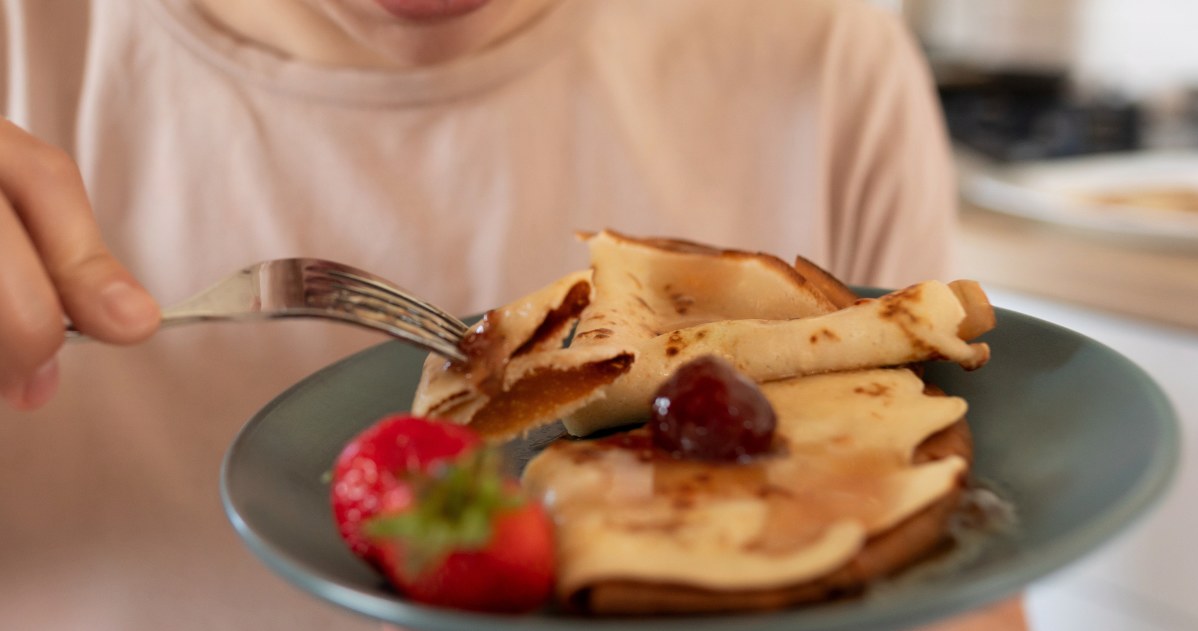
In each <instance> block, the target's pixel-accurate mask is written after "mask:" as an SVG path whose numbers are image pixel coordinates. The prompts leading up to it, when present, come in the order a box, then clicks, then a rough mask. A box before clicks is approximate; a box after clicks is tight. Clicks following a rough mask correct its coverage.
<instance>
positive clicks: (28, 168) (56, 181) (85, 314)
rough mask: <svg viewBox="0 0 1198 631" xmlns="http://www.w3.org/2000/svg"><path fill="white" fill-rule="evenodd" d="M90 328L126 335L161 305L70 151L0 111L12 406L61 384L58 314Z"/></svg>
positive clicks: (0, 280)
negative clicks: (108, 237)
mask: <svg viewBox="0 0 1198 631" xmlns="http://www.w3.org/2000/svg"><path fill="white" fill-rule="evenodd" d="M64 315H65V316H67V317H69V318H70V319H71V320H72V321H73V322H74V324H75V326H77V327H78V328H79V330H81V331H83V332H84V333H87V334H88V335H89V336H91V337H94V338H96V339H98V340H102V341H106V342H113V343H122V344H128V343H133V342H137V341H140V340H142V339H144V338H146V337H148V336H149V335H151V334H152V333H153V332H154V330H155V329H156V328H157V326H158V320H159V310H158V305H157V304H156V303H155V302H154V299H153V298H151V297H150V295H149V294H148V293H146V291H145V289H143V288H142V287H141V285H140V284H138V282H137V281H136V280H134V278H133V276H132V275H131V274H130V273H129V272H128V271H127V270H126V269H125V268H124V267H122V266H121V264H120V263H118V262H117V260H116V259H115V258H113V256H112V254H110V253H109V251H108V248H107V247H105V245H104V242H103V240H102V238H101V236H100V230H99V227H98V226H97V225H96V222H95V219H94V218H93V217H92V210H91V205H90V204H89V203H88V200H87V193H86V192H85V191H84V187H83V179H82V177H81V176H80V174H79V169H78V168H77V167H76V165H75V163H74V161H73V160H72V159H71V158H70V156H68V155H67V154H66V153H65V152H64V151H62V150H60V149H57V148H55V147H53V146H51V145H49V144H47V143H44V142H42V141H40V140H38V139H36V138H34V137H33V136H31V135H29V134H28V133H26V132H25V131H24V130H22V129H20V128H19V127H17V126H16V125H14V124H12V123H10V122H8V121H5V120H3V119H0V396H2V397H3V398H4V399H5V400H6V401H8V403H9V404H11V405H12V406H14V407H16V408H18V409H32V408H36V407H39V406H41V405H42V404H43V403H45V402H46V401H48V400H49V399H50V398H51V397H52V396H53V395H54V392H55V390H56V389H57V387H58V365H57V362H56V361H55V355H56V353H57V351H58V349H59V347H60V346H61V345H62V342H63V316H64Z"/></svg>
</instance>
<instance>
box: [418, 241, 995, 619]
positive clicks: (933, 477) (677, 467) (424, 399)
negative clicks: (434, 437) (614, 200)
mask: <svg viewBox="0 0 1198 631" xmlns="http://www.w3.org/2000/svg"><path fill="white" fill-rule="evenodd" d="M582 238H583V240H584V241H585V242H586V244H587V247H588V248H589V250H590V257H591V268H590V269H589V270H586V271H580V272H577V273H575V274H571V275H569V276H566V277H564V278H562V279H561V280H559V281H557V282H555V283H553V284H551V285H549V286H547V287H545V288H543V289H542V290H540V291H537V292H534V293H533V294H530V295H528V296H525V297H522V298H520V299H518V300H516V301H514V302H513V303H511V304H509V305H506V306H504V307H502V308H499V309H496V310H493V311H491V312H488V313H487V314H486V316H485V317H484V318H483V320H482V322H480V324H479V325H478V326H477V327H476V328H475V329H474V330H473V331H472V332H471V333H470V334H469V335H468V336H467V338H466V339H465V340H464V341H463V343H462V348H463V349H464V350H465V351H466V353H467V355H468V356H469V361H468V362H466V363H464V364H461V365H459V364H454V363H452V362H449V361H447V360H444V359H441V358H439V357H436V356H431V357H430V358H429V359H428V360H427V361H426V363H425V367H424V373H423V375H422V378H421V382H420V384H419V386H418V388H417V393H416V398H415V402H414V406H413V409H414V411H415V412H416V413H418V414H423V415H426V416H435V417H439V418H444V419H447V420H450V421H453V422H458V423H463V424H468V425H470V426H471V427H473V428H475V429H476V430H477V431H479V432H480V433H481V434H482V435H483V436H484V437H486V438H488V439H490V440H502V439H505V438H508V437H511V436H515V435H518V434H521V433H525V432H528V431H530V430H532V429H534V428H536V427H538V426H540V425H543V424H547V423H550V422H554V421H556V420H558V419H561V420H562V422H563V424H564V425H565V427H566V429H567V430H568V432H569V433H570V434H573V435H574V436H579V437H585V436H591V435H594V434H597V433H603V437H602V438H596V439H589V440H580V439H563V440H559V441H556V442H554V443H553V444H551V445H550V446H549V447H548V448H546V449H545V450H544V451H543V452H541V453H540V454H538V455H537V456H536V457H535V458H533V459H532V460H531V461H530V462H529V464H528V466H527V467H526V469H525V473H524V478H523V483H524V485H525V487H526V488H527V489H528V491H529V492H530V493H531V494H533V495H534V496H536V497H539V498H541V500H542V501H543V502H544V503H545V504H546V506H547V508H548V510H549V511H550V512H551V514H552V515H553V516H554V519H555V523H556V527H555V539H556V541H557V546H558V589H559V596H560V598H561V600H562V601H563V602H565V603H568V604H569V605H570V606H572V607H575V608H577V609H579V610H581V611H585V612H590V613H597V614H649V613H682V612H700V611H732V610H746V609H768V608H777V607H785V606H790V605H793V604H797V603H803V602H812V601H821V600H827V599H830V598H835V597H838V596H842V595H845V594H851V593H856V592H860V591H861V590H863V589H865V588H866V586H867V585H868V584H869V583H870V582H871V581H874V580H876V579H878V578H879V577H882V576H887V575H890V574H892V573H894V572H896V571H899V570H901V569H902V568H905V567H907V566H909V565H910V564H912V563H914V562H915V561H917V560H918V559H920V558H922V557H924V556H925V555H926V554H928V553H929V552H930V551H932V550H933V549H935V548H936V546H937V545H939V544H940V543H941V542H942V541H943V540H944V539H945V537H946V533H947V525H946V522H947V520H948V519H949V517H950V516H951V515H952V514H953V512H954V510H955V509H956V507H957V505H958V501H959V499H960V496H961V494H962V489H963V486H964V482H965V480H966V479H967V477H968V475H969V468H970V465H971V459H972V449H971V445H970V441H969V430H968V426H967V425H966V423H965V421H964V417H965V412H966V409H967V403H966V402H965V401H964V400H963V399H960V398H959V397H954V396H949V395H951V393H949V395H943V394H942V393H932V392H928V391H927V386H926V385H925V384H924V382H923V381H922V379H921V378H920V377H919V376H918V375H917V374H916V372H915V371H914V370H913V369H912V367H918V365H919V364H920V363H922V362H926V361H951V362H955V363H957V364H959V365H960V366H961V367H962V368H963V369H966V370H974V369H977V368H979V367H981V366H982V365H984V364H985V363H986V361H987V360H988V359H989V356H990V348H989V347H988V346H987V345H986V344H985V343H983V342H977V341H975V338H977V336H979V335H981V334H983V333H985V332H986V331H988V330H990V329H991V328H993V327H994V325H995V319H994V311H993V309H992V308H991V306H990V304H989V302H988V300H987V298H986V295H985V292H983V291H982V289H981V288H980V286H978V284H977V283H975V282H972V281H954V282H952V283H942V282H938V281H928V282H924V283H919V284H916V285H912V286H910V287H906V288H903V289H900V290H897V291H894V292H891V293H889V294H886V295H884V296H882V297H879V298H874V299H859V298H858V297H857V296H855V295H854V294H853V292H852V291H851V290H849V289H848V288H847V287H846V286H845V285H844V284H842V283H841V282H840V281H838V280H837V279H836V278H835V277H833V276H832V275H830V274H828V273H827V272H825V271H824V270H822V269H820V268H819V267H818V266H816V265H814V264H812V263H811V262H809V261H807V260H805V259H803V258H801V257H799V258H797V259H796V263H795V264H793V265H792V264H790V263H786V262H785V261H783V260H781V259H778V258H776V257H773V256H770V255H767V254H761V253H750V252H741V251H735V250H722V249H717V248H712V247H708V246H704V245H700V244H695V243H690V242H686V241H678V240H673V239H637V238H632V237H628V236H626V235H622V234H619V233H616V232H612V231H603V232H600V233H595V234H585V235H582ZM705 355H715V356H718V357H721V358H723V359H725V360H727V361H728V362H729V363H731V364H732V365H733V366H734V367H735V368H736V369H737V370H738V371H739V372H740V373H742V374H743V375H744V376H746V377H748V378H749V379H750V380H752V381H753V382H756V384H757V385H758V387H760V389H761V390H762V392H763V393H764V395H765V396H766V398H767V399H768V400H769V402H770V404H771V406H772V407H773V408H774V411H775V412H776V414H777V418H778V427H777V432H776V435H775V443H774V449H773V450H772V451H771V452H770V453H768V454H765V455H762V456H759V457H757V458H756V459H753V460H752V461H750V462H744V463H733V464H725V463H713V462H709V461H695V460H679V459H675V458H673V457H671V456H669V455H668V454H665V453H664V452H662V451H660V450H657V449H656V448H654V447H653V446H652V442H651V440H650V437H649V435H648V430H647V429H645V428H643V427H642V428H639V429H634V430H630V431H624V432H617V433H615V434H611V433H610V432H611V431H612V430H614V429H616V428H620V427H625V426H629V425H630V424H635V423H640V422H642V421H644V420H645V419H646V418H648V416H649V412H650V404H651V402H652V399H653V396H654V393H655V391H656V390H657V388H658V387H659V386H660V385H661V384H662V383H663V382H664V381H665V380H666V379H667V378H669V377H670V375H671V374H673V373H674V371H675V370H677V368H678V367H679V366H681V365H683V364H684V363H685V362H687V361H689V360H691V359H694V358H697V357H700V356H705Z"/></svg>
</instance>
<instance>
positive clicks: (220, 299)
mask: <svg viewBox="0 0 1198 631" xmlns="http://www.w3.org/2000/svg"><path fill="white" fill-rule="evenodd" d="M276 318H326V319H330V320H335V321H338V322H344V323H348V324H354V325H358V326H361V327H365V328H367V329H372V330H375V331H381V332H383V333H386V334H387V335H391V336H393V337H396V338H399V339H400V340H403V341H405V342H408V343H410V344H413V345H415V346H417V347H420V348H423V349H425V350H427V351H431V352H433V353H437V354H438V355H441V356H443V357H446V358H448V359H451V360H453V361H457V362H463V361H465V360H466V356H465V354H464V353H462V351H461V349H460V348H458V342H460V341H461V339H462V336H463V335H465V333H466V331H467V329H468V327H467V326H466V324H465V323H463V322H462V321H461V320H458V319H457V318H455V317H453V316H452V315H449V314H448V313H446V312H445V311H443V310H442V309H440V308H438V307H436V306H434V305H432V304H429V303H428V302H427V301H425V300H421V299H420V298H417V297H415V296H413V295H412V294H410V293H408V292H407V291H405V290H404V289H402V288H400V287H398V286H396V285H395V284H394V283H391V282H390V281H387V280H385V279H383V278H380V277H378V276H375V275H374V274H371V273H369V272H364V271H362V270H360V269H356V268H353V267H350V266H348V265H343V264H341V263H334V262H333V261H325V260H321V259H313V258H290V259H276V260H272V261H264V262H261V263H257V264H254V265H250V266H249V267H246V268H244V269H242V270H240V271H238V272H236V273H234V274H232V275H231V276H228V277H227V278H225V279H223V280H221V281H220V282H218V283H217V284H215V285H213V286H212V287H210V288H208V289H206V290H204V291H202V292H200V293H198V294H196V295H194V296H192V297H191V298H188V299H187V300H184V301H183V302H181V303H179V304H176V305H174V306H172V307H170V308H168V309H164V310H163V311H162V326H173V325H177V324H191V323H195V322H210V321H219V320H271V319H276ZM66 336H67V338H68V339H74V338H83V337H85V336H84V335H83V334H82V333H80V332H79V331H78V329H76V328H75V327H74V325H72V324H70V323H68V324H67V325H66Z"/></svg>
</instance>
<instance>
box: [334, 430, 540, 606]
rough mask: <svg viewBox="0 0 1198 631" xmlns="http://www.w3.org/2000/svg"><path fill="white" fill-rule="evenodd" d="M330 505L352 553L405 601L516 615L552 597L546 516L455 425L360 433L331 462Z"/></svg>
mask: <svg viewBox="0 0 1198 631" xmlns="http://www.w3.org/2000/svg"><path fill="white" fill-rule="evenodd" d="M397 444H398V445H400V446H399V447H398V448H397V447H396V446H395V445H397ZM383 454H386V457H380V456H381V455H383ZM367 498H372V499H367ZM333 506H334V512H335V513H336V514H337V521H338V525H339V527H340V530H341V533H342V536H343V537H344V538H345V540H346V541H347V542H348V543H349V544H350V545H351V547H353V548H354V550H355V552H358V554H359V555H360V556H363V557H364V558H366V559H368V560H369V561H371V562H372V563H373V564H375V565H376V566H377V567H379V568H380V569H381V570H382V571H383V573H384V574H386V576H387V578H388V579H389V580H390V582H391V584H392V585H393V586H394V587H395V588H396V590H397V591H399V592H400V593H402V594H404V595H405V596H407V597H408V598H411V599H412V600H416V601H420V602H424V603H428V604H433V605H438V606H444V607H454V608H458V609H469V610H475V611H498V612H521V611H529V610H532V609H536V608H537V607H539V606H541V605H542V604H543V603H544V602H545V601H546V600H547V599H548V598H549V595H550V594H551V592H552V588H553V569H554V560H553V532H552V525H551V523H550V521H549V518H548V516H547V515H546V513H545V511H544V510H543V509H542V508H541V506H540V505H539V504H537V503H536V502H532V501H529V500H527V499H525V498H524V497H522V496H521V494H520V490H519V486H518V485H517V484H516V482H515V481H514V480H512V479H508V478H505V477H504V476H502V475H501V474H500V471H499V456H498V454H497V453H496V452H494V451H493V450H491V449H488V448H485V447H482V444H481V440H479V439H478V438H477V437H476V436H475V434H473V433H472V432H470V431H469V430H466V429H465V428H463V427H461V426H457V425H452V424H449V423H441V422H435V421H427V420H422V419H418V418H413V417H398V418H390V419H385V420H384V421H382V422H380V423H379V424H378V425H376V426H374V427H372V428H370V429H368V430H366V431H365V432H363V433H362V434H361V435H360V436H359V437H357V438H355V439H354V441H352V442H351V443H350V446H349V447H347V448H346V451H345V452H344V453H343V454H342V457H341V458H339V459H338V463H337V466H336V467H335V469H334V474H333ZM354 511H356V512H354ZM351 513H352V517H353V518H352V519H350V517H351ZM359 550H360V551H359Z"/></svg>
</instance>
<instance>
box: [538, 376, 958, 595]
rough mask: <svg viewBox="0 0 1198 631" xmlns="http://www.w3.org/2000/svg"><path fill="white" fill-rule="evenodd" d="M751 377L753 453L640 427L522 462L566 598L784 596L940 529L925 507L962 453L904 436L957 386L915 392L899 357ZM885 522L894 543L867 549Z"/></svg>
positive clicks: (870, 572)
mask: <svg viewBox="0 0 1198 631" xmlns="http://www.w3.org/2000/svg"><path fill="white" fill-rule="evenodd" d="M762 390H763V392H764V394H765V395H766V397H767V398H768V399H769V401H770V403H771V404H772V405H773V407H774V409H775V411H776V413H777V417H778V426H777V434H776V438H775V440H776V447H775V450H774V452H775V453H771V454H769V455H766V456H763V457H760V458H758V459H757V460H755V461H753V462H751V463H747V464H746V463H730V464H723V463H710V462H700V461H691V460H677V459H673V458H671V457H670V456H669V455H666V454H665V453H664V452H661V451H660V450H655V449H654V448H653V447H652V445H651V443H650V441H649V439H648V435H647V434H646V433H645V430H643V429H638V430H634V431H633V432H629V433H623V434H617V435H613V436H609V437H605V438H600V439H595V440H585V441H578V440H562V441H558V442H556V443H553V444H552V445H550V446H549V447H548V448H547V449H546V450H544V451H543V452H541V453H540V454H539V455H538V456H537V457H535V458H534V459H533V460H532V461H531V462H530V463H529V464H528V467H527V468H526V470H525V473H524V483H525V486H526V488H528V489H530V490H531V491H532V492H533V493H534V494H535V495H536V496H538V497H541V498H543V501H544V502H546V504H547V507H548V509H549V510H550V511H551V513H552V514H553V516H554V520H555V523H556V525H557V526H556V533H557V535H556V537H557V541H558V556H559V560H558V589H559V592H560V595H561V597H562V599H563V600H564V601H565V602H568V603H571V604H572V605H573V606H575V607H577V608H579V609H582V610H586V611H593V612H600V613H665V612H670V611H702V610H728V609H743V608H746V607H758V606H760V604H761V603H763V602H764V603H767V604H768V606H785V605H788V604H792V603H794V602H801V601H803V600H808V599H818V598H822V597H825V596H828V595H829V592H830V591H831V592H836V591H845V590H848V589H852V588H860V587H861V585H862V584H863V583H864V582H865V581H867V580H869V579H871V578H873V577H875V576H877V575H880V574H886V573H890V572H891V571H893V570H895V569H897V568H898V567H901V566H902V565H903V564H905V563H906V562H907V561H909V560H910V559H912V558H915V557H917V556H919V555H921V554H923V553H926V552H927V550H928V549H930V548H931V547H933V546H934V545H935V544H936V543H937V542H938V541H939V540H940V539H941V538H942V536H943V534H944V531H945V528H944V523H943V522H944V520H945V519H946V518H947V512H946V511H940V512H930V509H932V507H934V506H935V505H936V504H937V503H938V502H942V501H943V500H945V498H951V497H952V496H953V495H954V493H956V492H957V491H959V489H960V488H961V485H962V481H963V478H964V476H965V473H966V471H967V470H968V458H969V456H970V453H969V450H968V448H967V446H966V447H960V448H956V449H950V450H949V451H948V452H947V454H941V455H942V456H943V457H938V458H934V459H928V458H918V457H917V452H918V451H919V449H920V448H921V446H923V445H925V444H926V441H927V439H928V438H929V437H931V436H933V435H936V434H938V433H940V432H942V431H945V430H947V429H949V428H951V427H954V426H955V425H957V424H958V423H960V421H961V420H962V418H963V416H964V414H965V410H966V403H965V401H964V400H962V399H960V398H956V397H947V396H933V395H931V394H928V393H926V392H925V390H924V384H923V382H922V381H921V380H920V379H919V377H917V376H916V375H915V374H913V373H912V372H911V371H909V370H906V369H871V370H861V371H851V372H840V373H829V374H823V375H814V376H808V377H800V378H793V379H787V380H783V381H777V382H772V383H767V384H764V385H763V386H762ZM959 427H960V428H961V429H963V428H964V424H963V423H960V426H959ZM951 503H952V502H951V499H950V502H949V506H950V507H951ZM923 514H926V515H927V516H928V517H929V519H925V520H920V519H918V518H919V517H920V516H921V515H923ZM891 533H897V534H898V542H897V544H894V543H892V544H890V549H888V550H886V549H879V548H878V546H879V545H880V544H878V543H877V542H879V541H881V540H882V539H881V538H882V537H884V536H887V535H888V534H890V536H891V537H892V538H894V534H891ZM879 554H881V555H882V558H877V557H878V555H879ZM871 555H872V558H871ZM828 577H832V579H831V580H833V581H836V583H835V584H829V583H828V582H827V581H828V580H830V579H829V578H828ZM821 581H824V582H821ZM833 588H834V589H833ZM650 596H651V597H650Z"/></svg>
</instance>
